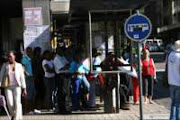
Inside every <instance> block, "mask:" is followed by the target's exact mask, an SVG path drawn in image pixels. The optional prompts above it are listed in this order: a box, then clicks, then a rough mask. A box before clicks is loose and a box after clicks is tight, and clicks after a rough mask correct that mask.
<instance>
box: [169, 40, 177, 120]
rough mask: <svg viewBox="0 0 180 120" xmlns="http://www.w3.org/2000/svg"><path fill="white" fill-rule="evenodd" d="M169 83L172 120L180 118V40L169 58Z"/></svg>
mask: <svg viewBox="0 0 180 120" xmlns="http://www.w3.org/2000/svg"><path fill="white" fill-rule="evenodd" d="M167 66H168V70H167V71H168V83H169V86H170V97H171V112H170V120H179V119H180V40H178V41H176V42H175V50H173V51H171V53H170V54H169V56H168V59H167Z"/></svg>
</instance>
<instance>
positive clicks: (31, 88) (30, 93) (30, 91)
mask: <svg viewBox="0 0 180 120" xmlns="http://www.w3.org/2000/svg"><path fill="white" fill-rule="evenodd" d="M26 87H27V101H35V97H36V90H35V85H34V81H33V78H32V77H29V76H28V77H26Z"/></svg>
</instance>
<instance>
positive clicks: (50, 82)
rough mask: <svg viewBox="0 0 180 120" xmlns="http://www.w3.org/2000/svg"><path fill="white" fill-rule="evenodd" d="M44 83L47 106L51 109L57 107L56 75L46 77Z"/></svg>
mask: <svg viewBox="0 0 180 120" xmlns="http://www.w3.org/2000/svg"><path fill="white" fill-rule="evenodd" d="M44 83H45V87H46V93H45V106H46V107H47V108H49V109H51V108H53V107H55V101H54V100H55V90H56V87H55V77H52V78H46V77H45V78H44Z"/></svg>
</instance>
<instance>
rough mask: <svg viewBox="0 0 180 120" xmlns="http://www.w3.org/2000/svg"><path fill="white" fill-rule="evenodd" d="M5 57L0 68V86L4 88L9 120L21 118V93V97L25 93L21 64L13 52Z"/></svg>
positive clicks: (24, 95)
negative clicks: (4, 61) (5, 61)
mask: <svg viewBox="0 0 180 120" xmlns="http://www.w3.org/2000/svg"><path fill="white" fill-rule="evenodd" d="M7 57H8V62H7V63H4V64H3V66H2V68H1V73H0V86H1V87H3V88H4V89H5V96H6V100H7V105H8V110H9V112H10V115H11V120H21V119H22V104H21V95H22V96H23V97H26V95H27V91H26V83H25V76H24V70H23V67H22V65H21V64H20V63H17V62H16V61H15V54H14V52H12V51H11V52H9V53H8V54H7Z"/></svg>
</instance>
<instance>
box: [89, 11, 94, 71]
mask: <svg viewBox="0 0 180 120" xmlns="http://www.w3.org/2000/svg"><path fill="white" fill-rule="evenodd" d="M91 22H92V21H91V12H90V11H89V42H90V43H89V50H90V51H89V52H90V70H91V72H93V64H92V26H91Z"/></svg>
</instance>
